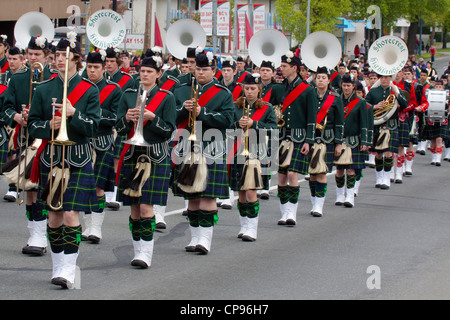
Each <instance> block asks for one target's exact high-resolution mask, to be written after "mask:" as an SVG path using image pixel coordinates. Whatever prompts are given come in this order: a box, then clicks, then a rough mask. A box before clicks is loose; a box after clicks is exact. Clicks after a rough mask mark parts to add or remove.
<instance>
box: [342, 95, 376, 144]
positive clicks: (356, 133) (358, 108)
mask: <svg viewBox="0 0 450 320" xmlns="http://www.w3.org/2000/svg"><path fill="white" fill-rule="evenodd" d="M355 99H359V102H358V103H357V104H356V105H355V106H354V107H353V108H352V109H351V110H348V109H347V107H348V105H349V104H350V103H351V102H352V101H353V100H355ZM342 101H343V103H344V116H345V123H344V139H345V140H346V142H347V144H348V145H349V146H350V147H351V148H354V147H356V146H357V145H358V144H360V145H365V146H370V145H371V144H372V143H371V142H370V141H369V123H368V120H369V118H370V117H369V116H368V114H367V112H368V110H369V109H368V107H367V103H366V101H365V100H364V99H363V98H361V97H358V96H357V95H356V94H355V93H352V94H351V95H350V97H348V99H345V97H344V95H342Z"/></svg>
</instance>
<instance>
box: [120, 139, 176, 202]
mask: <svg viewBox="0 0 450 320" xmlns="http://www.w3.org/2000/svg"><path fill="white" fill-rule="evenodd" d="M146 148H147V147H136V148H135V150H134V154H133V156H132V157H131V158H130V159H128V160H124V162H123V164H122V167H121V170H120V176H119V185H118V201H119V202H123V205H124V206H132V205H136V204H148V205H160V206H165V205H167V197H168V191H169V186H170V171H171V165H170V157H166V158H164V160H162V161H161V162H160V163H155V162H153V161H152V162H151V171H150V177H149V178H148V179H147V181H146V182H145V183H144V185H143V186H142V196H141V197H129V196H126V195H124V194H123V191H124V189H123V188H122V187H121V185H122V181H123V179H125V178H126V177H128V176H129V175H130V174H131V172H132V171H133V169H134V168H135V167H136V164H137V158H138V157H139V155H141V154H143V153H146V151H144V150H146Z"/></svg>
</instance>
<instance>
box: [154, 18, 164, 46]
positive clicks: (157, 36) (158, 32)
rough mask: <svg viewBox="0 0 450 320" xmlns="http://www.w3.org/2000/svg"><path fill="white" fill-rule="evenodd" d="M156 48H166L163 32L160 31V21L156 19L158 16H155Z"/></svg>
mask: <svg viewBox="0 0 450 320" xmlns="http://www.w3.org/2000/svg"><path fill="white" fill-rule="evenodd" d="M155 46H157V47H164V45H163V41H162V38H161V32H160V31H159V24H158V19H156V16H155Z"/></svg>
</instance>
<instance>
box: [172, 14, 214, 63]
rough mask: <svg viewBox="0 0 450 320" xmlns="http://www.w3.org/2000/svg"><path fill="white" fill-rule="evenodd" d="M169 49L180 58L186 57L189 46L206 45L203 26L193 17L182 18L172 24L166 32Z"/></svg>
mask: <svg viewBox="0 0 450 320" xmlns="http://www.w3.org/2000/svg"><path fill="white" fill-rule="evenodd" d="M166 46H167V50H168V51H169V52H170V53H171V54H172V55H173V56H174V57H175V58H178V59H183V58H186V52H187V48H189V47H191V48H195V47H202V48H204V47H205V46H206V33H205V31H204V30H203V27H202V26H201V25H200V24H199V23H198V22H196V21H194V20H191V19H181V20H178V21H175V22H174V23H173V24H171V25H170V27H169V29H168V30H167V33H166Z"/></svg>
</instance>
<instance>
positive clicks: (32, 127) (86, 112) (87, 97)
mask: <svg viewBox="0 0 450 320" xmlns="http://www.w3.org/2000/svg"><path fill="white" fill-rule="evenodd" d="M82 82H87V83H88V84H89V85H90V86H89V88H88V89H87V91H86V92H84V94H83V95H82V96H81V97H80V98H79V99H78V101H77V102H76V103H75V105H73V107H74V108H75V109H76V111H75V114H74V115H73V116H72V117H70V118H68V119H67V121H66V124H67V135H68V137H69V140H70V141H72V142H73V143H74V145H70V146H68V147H67V149H66V155H67V158H66V159H67V161H68V163H69V164H70V165H73V166H75V167H83V166H84V165H86V164H87V163H88V162H90V161H91V160H92V151H91V146H90V138H92V137H94V136H95V134H96V132H97V129H98V126H99V123H100V101H99V92H98V89H97V87H96V86H95V85H94V84H93V83H92V82H90V81H89V80H86V79H84V78H82V77H81V76H80V75H78V73H76V74H75V75H73V76H72V77H71V78H70V79H69V80H68V84H67V96H68V98H69V97H70V94H71V92H72V91H74V90H80V87H79V86H78V85H80V83H82ZM63 90H64V80H63V79H62V78H61V75H58V76H57V77H55V78H53V79H50V80H47V81H44V82H42V83H41V84H39V85H38V86H37V87H36V90H35V93H34V95H33V100H32V102H31V108H30V113H29V115H28V130H29V134H30V135H31V136H32V137H34V138H36V139H51V138H52V130H51V129H50V120H51V119H52V114H53V107H52V103H53V101H52V98H56V103H61V102H62V99H63ZM58 133H59V130H57V131H55V132H54V137H55V138H56V137H57V136H58ZM61 151H62V149H61V147H60V146H56V148H55V149H54V164H59V162H60V160H61ZM41 161H42V163H44V165H46V166H47V167H49V166H50V143H49V144H48V145H47V146H46V148H45V149H44V151H43V152H42V154H41Z"/></svg>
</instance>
